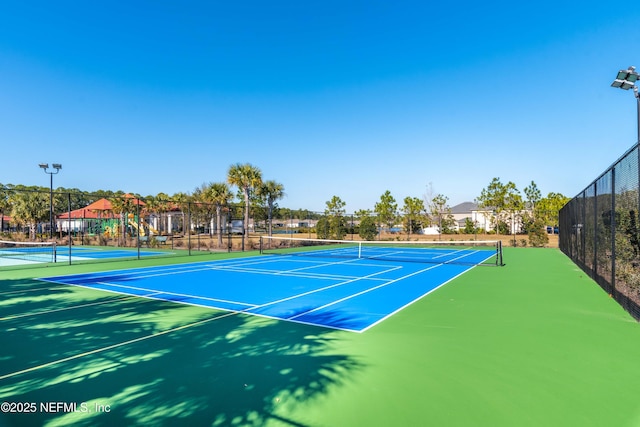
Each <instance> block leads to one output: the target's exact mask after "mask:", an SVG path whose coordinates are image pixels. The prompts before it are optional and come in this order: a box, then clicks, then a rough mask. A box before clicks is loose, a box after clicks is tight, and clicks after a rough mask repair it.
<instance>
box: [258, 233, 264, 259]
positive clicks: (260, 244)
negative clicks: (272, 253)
mask: <svg viewBox="0 0 640 427" xmlns="http://www.w3.org/2000/svg"><path fill="white" fill-rule="evenodd" d="M263 237H264V236H260V243H259V245H258V247H259V248H260V255H264V252H263V251H262V245H263V243H262V242H263V240H262V238H263Z"/></svg>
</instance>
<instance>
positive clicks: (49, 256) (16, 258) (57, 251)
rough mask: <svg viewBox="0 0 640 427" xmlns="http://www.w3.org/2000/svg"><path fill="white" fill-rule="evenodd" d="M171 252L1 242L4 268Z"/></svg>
mask: <svg viewBox="0 0 640 427" xmlns="http://www.w3.org/2000/svg"><path fill="white" fill-rule="evenodd" d="M138 254H139V256H140V257H149V256H163V255H171V254H172V252H171V251H158V250H148V249H142V250H140V251H138V250H137V249H136V248H113V247H111V248H110V247H96V246H71V247H69V246H56V245H53V244H51V243H49V242H38V243H32V242H8V241H0V267H5V266H15V265H28V264H42V263H55V262H82V261H92V260H101V259H118V258H130V257H134V256H138Z"/></svg>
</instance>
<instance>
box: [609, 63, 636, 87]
mask: <svg viewBox="0 0 640 427" xmlns="http://www.w3.org/2000/svg"><path fill="white" fill-rule="evenodd" d="M638 77H639V75H638V73H637V72H636V67H634V66H631V67H629V68H628V69H626V70H620V71H618V75H617V76H616V79H615V80H614V81H613V83H611V86H612V87H617V88H620V89H624V90H629V89H631V88H635V83H636V82H637V81H638Z"/></svg>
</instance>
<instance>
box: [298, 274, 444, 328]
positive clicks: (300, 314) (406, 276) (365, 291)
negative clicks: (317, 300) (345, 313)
mask: <svg viewBox="0 0 640 427" xmlns="http://www.w3.org/2000/svg"><path fill="white" fill-rule="evenodd" d="M441 266H442V264H437V265H432V266H430V267H427V268H424V269H422V270H418V271H414V272H413V273H410V274H407V275H405V276H402V277H398V278H396V279H392V280H389V281H387V282H386V283H382V284H380V285H378V286H374V287H372V288H368V289H365V290H363V291H360V292H356V293H355V294H351V295H348V296H346V297H344V298H340V299H337V300H335V301H332V302H330V303H328V304H325V305H322V306H320V307H316V308H314V309H312V310H308V311H305V312H304V313H299V314H296V315H295V316H292V317H287V319H286V320H291V319H295V318H296V317H300V316H304V315H305V314H308V313H313V312H314V311H318V310H322V309H323V308H326V307H330V306H332V305H335V304H338V303H341V302H343V301H346V300H349V299H351V298H355V297H357V296H360V295H364V294H366V293H368V292H371V291H375V290H376V289H380V288H383V287H385V286H388V285H390V284H392V283H396V282H399V281H400V280H404V279H407V278H409V277H411V276H415V275H417V274H420V273H424V272H425V271H429V270H433V269H434V268H438V267H441Z"/></svg>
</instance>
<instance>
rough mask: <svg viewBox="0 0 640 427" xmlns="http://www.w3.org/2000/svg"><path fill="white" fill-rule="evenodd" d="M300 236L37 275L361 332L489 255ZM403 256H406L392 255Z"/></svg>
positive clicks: (474, 250) (466, 250)
mask: <svg viewBox="0 0 640 427" xmlns="http://www.w3.org/2000/svg"><path fill="white" fill-rule="evenodd" d="M281 241H286V242H288V241H290V240H284V239H283V240H281ZM295 241H296V242H297V240H295ZM302 241H304V242H305V243H306V244H307V246H304V249H305V250H304V251H299V250H298V251H295V252H284V253H282V254H281V255H280V256H266V257H265V256H261V257H250V258H242V259H234V260H225V261H210V262H199V263H190V264H183V265H179V266H159V267H154V268H144V269H132V270H121V271H115V272H107V273H92V274H80V275H71V276H58V277H46V278H43V279H41V280H43V281H47V282H51V283H56V284H67V285H76V286H84V287H90V288H92V289H100V290H103V291H108V292H116V293H121V294H127V295H135V296H140V297H145V298H153V299H159V300H165V301H173V302H179V303H183V304H192V305H199V306H204V307H210V308H215V309H220V310H227V311H232V312H243V313H247V314H254V315H259V316H265V317H270V318H275V319H281V320H288V321H294V322H300V323H306V324H311V325H316V326H323V327H331V328H335V329H343V330H348V331H355V332H362V331H364V330H366V329H368V328H370V327H371V326H373V325H375V324H376V323H378V322H380V321H382V320H384V319H385V318H387V317H388V316H390V315H392V314H393V313H395V312H397V311H398V310H400V309H402V308H403V307H405V306H407V305H408V304H411V303H412V302H413V301H415V300H417V299H419V298H422V297H423V296H425V295H427V294H428V293H429V292H431V291H433V290H434V289H437V288H438V287H440V286H442V285H443V284H445V283H447V282H448V281H450V280H451V279H453V278H455V277H456V276H458V275H460V274H463V273H464V272H465V271H467V270H469V269H470V268H472V267H473V265H474V264H477V263H482V262H484V261H485V260H486V259H488V258H494V257H495V254H494V253H493V251H487V250H481V249H478V248H462V247H460V246H457V247H456V248H447V247H445V248H431V247H430V248H423V247H420V248H415V247H407V245H402V246H399V245H395V246H393V247H387V246H382V245H376V246H373V245H372V246H371V247H370V248H368V249H369V252H368V253H367V256H363V252H362V250H361V249H360V248H359V245H358V244H355V245H354V244H350V242H346V244H347V247H344V246H339V245H334V246H333V247H330V248H329V249H327V248H326V247H324V246H322V247H320V249H319V250H318V248H317V247H314V248H312V249H310V246H308V244H309V243H310V242H312V241H310V240H302ZM343 243H345V242H343ZM425 257H426V258H425ZM389 258H392V259H393V261H388V260H387V259H389ZM403 258H404V259H406V260H407V261H405V262H402V261H398V259H403ZM422 259H424V260H425V262H424V263H422V262H416V261H417V260H422ZM427 261H428V262H427ZM462 261H464V264H462V265H461V264H459V262H462Z"/></svg>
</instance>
